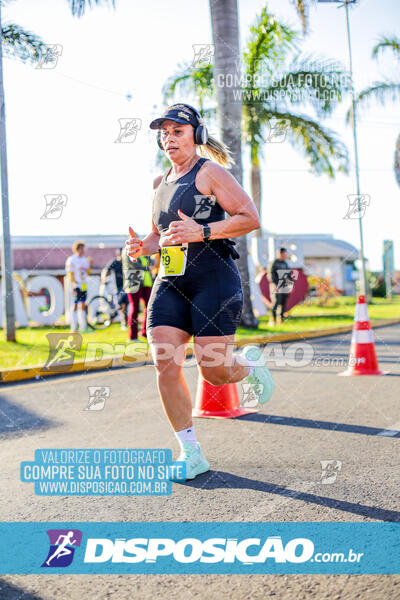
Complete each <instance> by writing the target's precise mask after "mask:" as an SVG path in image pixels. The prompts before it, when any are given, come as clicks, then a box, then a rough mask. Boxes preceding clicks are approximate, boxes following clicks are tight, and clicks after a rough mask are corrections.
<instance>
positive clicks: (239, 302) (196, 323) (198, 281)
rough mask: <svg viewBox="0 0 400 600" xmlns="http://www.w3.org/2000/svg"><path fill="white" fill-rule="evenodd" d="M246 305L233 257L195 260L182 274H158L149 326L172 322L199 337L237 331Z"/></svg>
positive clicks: (150, 308) (172, 324)
mask: <svg viewBox="0 0 400 600" xmlns="http://www.w3.org/2000/svg"><path fill="white" fill-rule="evenodd" d="M242 307H243V291H242V285H241V281H240V275H239V271H238V268H237V266H236V264H235V262H234V260H233V258H232V257H231V256H229V257H227V258H222V257H214V258H213V259H209V260H196V261H195V263H193V264H190V265H188V266H187V267H186V272H185V274H184V275H183V276H179V277H163V278H160V277H157V279H156V280H155V282H154V286H153V289H152V292H151V297H150V301H149V305H148V308H147V329H148V330H150V329H152V328H153V327H157V326H159V325H169V326H170V327H177V328H178V329H183V330H184V331H187V332H188V333H189V334H190V335H193V336H196V337H200V336H201V337H204V336H223V335H231V334H233V333H235V331H236V329H237V327H238V325H239V321H240V317H241V314H242Z"/></svg>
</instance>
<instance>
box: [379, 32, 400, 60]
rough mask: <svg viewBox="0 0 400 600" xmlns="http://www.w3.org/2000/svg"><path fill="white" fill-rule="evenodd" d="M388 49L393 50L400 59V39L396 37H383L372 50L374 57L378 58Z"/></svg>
mask: <svg viewBox="0 0 400 600" xmlns="http://www.w3.org/2000/svg"><path fill="white" fill-rule="evenodd" d="M386 49H389V50H392V51H393V53H394V54H395V56H396V57H397V58H399V59H400V39H399V38H398V37H396V36H395V35H393V36H391V37H389V36H386V35H382V36H381V37H380V38H379V41H378V43H377V44H376V45H375V46H374V47H373V49H372V57H373V58H377V57H378V56H379V54H381V53H382V52H383V51H384V50H386Z"/></svg>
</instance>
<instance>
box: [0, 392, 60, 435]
mask: <svg viewBox="0 0 400 600" xmlns="http://www.w3.org/2000/svg"><path fill="white" fill-rule="evenodd" d="M0 416H1V418H0V437H2V438H3V437H4V436H11V435H12V436H13V437H15V436H17V435H24V434H25V433H26V432H27V431H33V430H34V431H36V430H38V429H48V428H49V427H54V426H55V425H57V423H55V422H54V421H50V420H49V419H45V418H43V417H40V416H39V415H37V414H35V413H33V412H31V411H29V410H26V409H25V408H22V406H18V404H14V403H12V402H9V401H8V400H6V399H5V398H2V397H1V396H0Z"/></svg>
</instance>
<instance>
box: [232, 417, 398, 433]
mask: <svg viewBox="0 0 400 600" xmlns="http://www.w3.org/2000/svg"><path fill="white" fill-rule="evenodd" d="M238 418H239V419H240V420H243V421H257V422H258V423H271V424H273V425H290V426H291V427H307V428H309V429H327V430H328V431H343V432H345V433H361V434H362V435H378V434H381V435H382V433H381V432H382V429H383V428H382V427H379V428H378V427H366V426H364V425H350V424H348V423H335V422H333V421H316V420H314V419H299V418H297V417H280V416H278V415H264V414H262V413H252V414H248V415H243V416H242V417H238ZM393 431H394V433H393V435H392V434H391V435H390V436H382V437H393V438H400V431H396V430H393Z"/></svg>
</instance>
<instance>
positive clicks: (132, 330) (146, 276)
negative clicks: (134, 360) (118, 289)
mask: <svg viewBox="0 0 400 600" xmlns="http://www.w3.org/2000/svg"><path fill="white" fill-rule="evenodd" d="M136 268H137V269H140V270H141V271H142V272H143V282H142V284H141V286H140V288H139V289H138V291H137V292H136V294H132V302H133V314H132V319H131V321H132V324H131V325H129V339H130V340H136V339H137V337H138V317H139V309H140V300H143V302H144V305H145V309H144V313H143V321H142V328H141V331H140V335H142V336H143V337H147V332H146V319H147V305H148V303H149V300H150V295H151V289H152V287H153V278H152V276H151V263H150V259H149V258H148V257H147V256H139V257H138V258H137V262H136ZM131 336H132V337H131Z"/></svg>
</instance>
